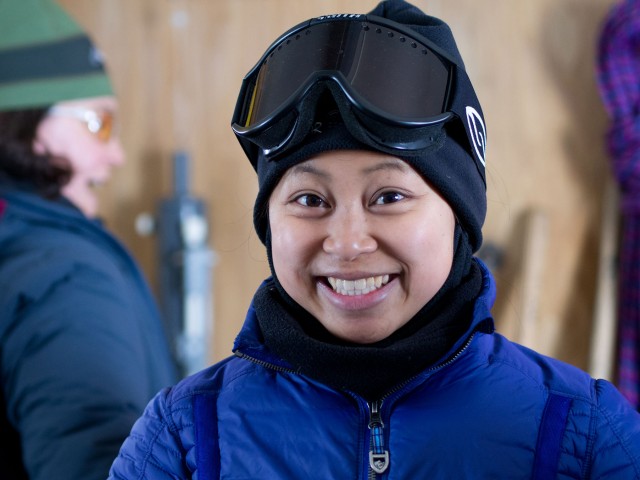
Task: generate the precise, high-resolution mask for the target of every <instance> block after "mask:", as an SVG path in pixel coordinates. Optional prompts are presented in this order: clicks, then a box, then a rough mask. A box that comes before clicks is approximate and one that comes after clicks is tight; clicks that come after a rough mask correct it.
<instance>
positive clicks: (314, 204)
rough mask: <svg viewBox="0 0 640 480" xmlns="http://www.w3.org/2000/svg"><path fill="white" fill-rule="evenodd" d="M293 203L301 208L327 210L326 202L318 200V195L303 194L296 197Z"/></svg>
mask: <svg viewBox="0 0 640 480" xmlns="http://www.w3.org/2000/svg"><path fill="white" fill-rule="evenodd" d="M295 202H296V203H297V204H299V205H302V206H303V207H311V208H318V207H324V208H327V204H326V202H325V201H324V200H323V199H322V198H320V197H319V196H318V195H314V194H312V193H305V194H304V195H300V196H299V197H296V199H295Z"/></svg>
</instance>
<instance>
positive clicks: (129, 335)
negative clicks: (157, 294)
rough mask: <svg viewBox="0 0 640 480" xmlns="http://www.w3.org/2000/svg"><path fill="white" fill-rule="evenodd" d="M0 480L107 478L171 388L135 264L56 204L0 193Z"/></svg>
mask: <svg viewBox="0 0 640 480" xmlns="http://www.w3.org/2000/svg"><path fill="white" fill-rule="evenodd" d="M0 210H1V211H2V213H1V214H0V380H1V386H2V390H0V479H2V480H14V479H20V480H22V479H27V478H29V479H30V480H76V479H82V480H91V479H96V480H98V479H104V478H105V477H106V476H107V475H108V471H109V467H110V465H111V463H112V462H113V459H114V458H115V457H116V455H117V454H118V450H119V448H120V446H121V445H122V442H123V441H124V439H125V438H126V436H127V434H128V433H129V431H130V430H131V427H132V425H133V423H134V422H135V421H136V419H137V418H138V417H139V416H140V415H141V414H142V411H143V410H144V407H145V406H146V405H147V403H148V402H149V400H150V399H151V398H152V397H153V396H154V395H155V394H156V393H157V392H158V391H159V390H160V389H161V388H163V387H166V386H168V385H171V384H173V383H175V382H176V381H177V380H178V377H177V375H176V369H175V367H174V364H173V361H172V359H171V357H170V353H169V348H168V343H167V341H166V339H165V337H164V332H163V329H162V323H161V320H160V317H159V313H158V311H157V308H156V306H155V303H154V301H153V298H152V297H151V293H150V291H149V289H148V287H147V284H146V282H145V281H144V279H143V277H142V275H141V272H140V270H139V269H138V267H137V265H136V264H135V262H134V261H133V259H132V258H131V256H130V255H129V253H128V252H127V251H126V250H125V248H124V247H123V246H122V245H121V244H120V243H119V242H118V241H117V240H116V239H115V238H114V237H113V236H112V235H110V234H109V233H108V232H107V231H106V230H105V229H104V228H102V226H101V225H100V224H99V223H98V222H95V221H92V220H89V219H88V218H87V217H85V216H84V215H83V214H82V213H81V212H80V211H79V210H78V209H76V208H75V207H73V206H72V205H71V204H69V203H68V202H66V201H64V200H60V201H55V202H54V201H48V200H44V199H42V198H40V197H38V196H36V195H35V194H33V193H29V192H26V191H19V190H16V189H15V188H12V187H10V186H9V185H7V184H6V183H5V182H4V181H1V182H0Z"/></svg>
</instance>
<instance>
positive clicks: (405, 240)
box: [269, 151, 455, 344]
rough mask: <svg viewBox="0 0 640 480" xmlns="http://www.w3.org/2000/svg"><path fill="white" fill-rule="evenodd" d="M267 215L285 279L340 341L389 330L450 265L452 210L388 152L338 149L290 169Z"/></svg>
mask: <svg viewBox="0 0 640 480" xmlns="http://www.w3.org/2000/svg"><path fill="white" fill-rule="evenodd" d="M269 221H270V227H271V236H272V258H273V265H274V268H275V272H276V275H277V276H278V279H279V281H280V283H281V284H282V286H283V287H284V289H285V290H286V291H287V293H288V294H289V295H290V296H291V297H292V298H293V299H294V300H295V301H296V302H298V303H299V304H300V305H301V306H302V307H304V308H305V309H306V310H307V311H308V312H309V313H311V314H312V315H313V316H314V317H315V318H317V319H318V321H320V323H321V324H322V325H323V326H324V327H325V328H326V329H327V330H328V331H329V332H331V333H332V334H333V335H334V336H336V337H338V338H341V339H343V340H347V341H351V342H355V343H362V344H366V343H373V342H377V341H379V340H382V339H384V338H386V337H388V336H389V335H391V334H392V333H393V332H394V331H396V330H397V329H399V328H400V327H402V326H403V325H404V324H405V323H407V322H408V321H409V320H410V319H411V318H412V317H413V316H414V315H415V314H416V313H417V312H418V310H420V308H422V306H424V305H425V304H426V303H427V302H428V301H429V300H430V299H431V298H432V297H433V296H434V295H435V293H436V292H437V291H438V290H439V289H440V287H441V286H442V285H443V284H444V282H445V280H446V278H447V276H448V275H449V271H450V270H451V265H452V261H453V234H454V226H455V220H454V215H453V211H452V210H451V208H450V207H449V205H448V204H447V203H446V202H445V201H444V200H443V199H442V197H440V195H439V194H438V193H436V192H435V191H434V190H433V189H432V188H431V187H430V186H429V185H428V184H427V183H426V182H425V181H424V180H423V178H422V177H421V176H420V175H419V174H418V173H416V172H415V170H413V169H412V168H411V167H410V166H409V165H408V164H407V163H405V162H403V161H402V160H399V159H397V158H395V157H392V156H389V155H384V154H381V153H375V152H367V151H333V152H326V153H323V154H321V155H318V156H316V157H314V158H312V159H310V160H308V161H306V162H303V163H301V164H298V165H296V166H294V167H292V168H290V169H289V170H288V171H287V172H286V173H285V175H284V176H283V178H282V179H281V180H280V183H279V184H278V185H277V187H276V188H275V190H274V191H273V194H272V195H271V199H270V203H269Z"/></svg>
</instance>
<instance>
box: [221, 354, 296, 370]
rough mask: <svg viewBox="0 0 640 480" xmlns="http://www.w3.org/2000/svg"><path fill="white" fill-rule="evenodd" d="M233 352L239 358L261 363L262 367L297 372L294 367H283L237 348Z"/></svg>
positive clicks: (257, 363)
mask: <svg viewBox="0 0 640 480" xmlns="http://www.w3.org/2000/svg"><path fill="white" fill-rule="evenodd" d="M233 354H234V355H235V356H236V357H238V358H242V359H244V360H247V361H249V362H251V363H255V364H256V365H260V366H261V367H265V368H268V369H271V370H275V371H277V372H283V373H297V372H296V371H295V370H294V369H292V368H285V367H281V366H279V365H275V364H273V363H269V362H265V361H264V360H258V359H257V358H255V357H252V356H251V355H247V354H245V353H242V352H240V351H239V350H236V351H235V352H233Z"/></svg>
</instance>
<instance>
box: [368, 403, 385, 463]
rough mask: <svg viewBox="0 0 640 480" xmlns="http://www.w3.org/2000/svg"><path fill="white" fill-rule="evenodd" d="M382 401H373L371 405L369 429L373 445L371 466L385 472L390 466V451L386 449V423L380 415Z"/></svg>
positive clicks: (370, 455) (370, 459)
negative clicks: (384, 431)
mask: <svg viewBox="0 0 640 480" xmlns="http://www.w3.org/2000/svg"><path fill="white" fill-rule="evenodd" d="M381 404H382V402H377V401H376V402H372V403H371V405H370V406H369V411H370V418H369V430H371V446H370V448H369V466H370V467H371V470H373V471H374V472H376V473H384V472H385V471H386V470H387V468H389V451H388V450H385V449H384V433H383V430H384V423H382V417H381V416H380V405H381Z"/></svg>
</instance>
